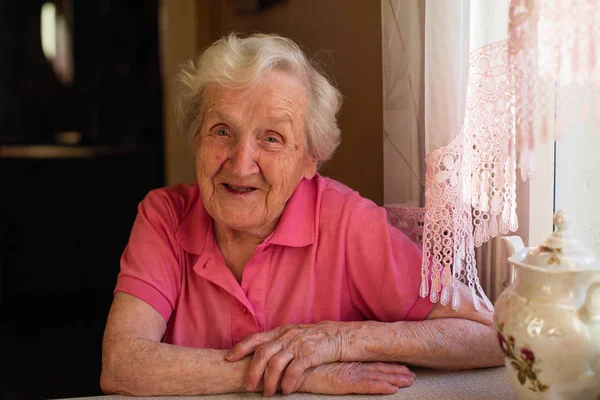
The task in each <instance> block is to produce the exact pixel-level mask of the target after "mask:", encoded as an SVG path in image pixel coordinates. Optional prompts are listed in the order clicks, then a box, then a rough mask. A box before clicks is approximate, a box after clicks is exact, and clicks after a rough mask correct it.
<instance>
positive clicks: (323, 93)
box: [176, 33, 342, 166]
mask: <svg viewBox="0 0 600 400" xmlns="http://www.w3.org/2000/svg"><path fill="white" fill-rule="evenodd" d="M273 70H278V71H285V72H289V73H290V74H291V75H293V76H297V77H299V78H300V79H302V81H303V82H305V83H306V87H307V91H308V94H309V102H310V104H309V110H308V113H307V121H306V136H305V140H306V145H307V149H308V155H309V156H310V157H311V158H312V159H313V160H316V161H318V162H319V166H321V165H322V164H323V163H324V162H325V161H327V160H329V159H330V158H331V156H332V155H333V153H334V151H335V149H336V148H337V146H338V145H339V143H340V128H339V127H338V125H337V113H338V111H339V109H340V107H341V105H342V95H341V93H340V92H339V90H338V89H336V88H335V87H334V86H333V85H332V84H331V83H330V82H329V81H328V80H327V78H325V76H324V75H323V74H322V73H321V72H319V69H318V67H317V66H316V65H315V64H314V63H312V62H311V61H309V60H308V59H307V58H306V55H305V54H304V53H303V52H302V50H300V48H299V47H298V45H297V44H296V43H294V42H293V41H292V40H290V39H287V38H284V37H281V36H277V35H271V34H270V35H266V34H259V33H256V34H252V35H249V36H247V37H241V36H239V35H238V34H235V33H232V34H229V35H228V36H225V37H223V38H221V39H219V40H217V41H216V42H215V43H213V44H212V45H211V46H210V47H209V48H208V49H206V50H205V51H204V52H203V53H202V55H201V56H200V57H199V58H198V60H197V61H196V62H195V63H194V62H193V61H191V60H190V61H188V62H187V63H185V64H184V65H182V66H181V69H180V71H179V73H178V76H177V81H178V84H179V94H178V98H177V107H176V112H177V122H178V124H179V128H180V130H181V132H182V133H183V134H184V135H186V136H188V138H189V139H190V142H191V143H192V144H193V143H194V138H195V137H196V135H197V134H198V131H199V129H200V126H201V124H202V101H203V99H202V96H203V93H204V91H205V89H206V88H207V87H208V86H211V85H221V86H223V87H227V88H240V87H247V86H249V85H252V84H254V83H256V82H258V81H259V80H260V79H261V78H262V77H263V76H264V75H265V74H267V73H268V72H270V71H273Z"/></svg>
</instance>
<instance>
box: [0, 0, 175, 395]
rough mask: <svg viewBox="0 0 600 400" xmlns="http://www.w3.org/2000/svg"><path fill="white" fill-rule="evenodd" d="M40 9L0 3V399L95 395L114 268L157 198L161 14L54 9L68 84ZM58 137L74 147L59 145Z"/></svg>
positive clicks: (26, 1)
mask: <svg viewBox="0 0 600 400" xmlns="http://www.w3.org/2000/svg"><path fill="white" fill-rule="evenodd" d="M45 2H46V1H37V0H0V320H1V326H0V343H1V346H2V347H1V351H0V397H1V398H3V399H50V398H59V397H61V398H64V397H76V396H90V395H99V394H101V391H100V386H99V377H100V368H101V358H100V356H101V341H102V334H103V330H104V325H105V323H106V316H107V314H108V310H109V307H110V303H111V301H112V290H113V288H114V285H115V282H116V277H117V274H118V271H119V258H120V256H121V253H122V251H123V249H124V247H125V245H126V243H127V238H128V236H129V231H130V229H131V225H132V223H133V220H134V218H135V215H136V212H137V205H138V203H139V202H140V201H141V200H142V199H143V197H144V195H145V194H146V193H147V192H148V191H149V190H151V189H153V188H156V187H160V186H162V185H163V184H164V177H163V174H164V173H163V171H164V168H163V161H162V160H163V150H162V146H163V145H162V143H163V132H162V122H163V121H162V100H161V96H162V94H161V80H160V76H161V75H160V70H159V65H160V63H159V45H158V33H159V32H158V0H138V1H122V0H71V1H65V0H56V1H54V3H55V4H56V6H57V9H58V10H61V12H63V13H64V14H65V15H66V17H67V21H68V26H69V28H70V31H71V35H72V59H73V71H74V75H73V76H74V78H73V81H72V82H71V83H70V84H63V83H61V81H60V80H59V79H58V78H57V75H56V73H55V72H54V69H53V67H52V65H51V63H50V62H49V61H47V60H46V58H45V56H44V54H43V51H42V45H41V35H40V11H41V8H42V5H43V4H44V3H45ZM65 131H75V132H78V133H79V134H80V138H81V140H80V141H79V142H78V143H75V144H61V143H57V141H56V136H55V135H56V134H57V133H59V132H65ZM36 149H38V150H39V149H42V150H43V149H46V150H47V149H50V150H49V151H46V152H45V153H44V154H41V153H40V152H39V151H36ZM53 152H55V153H56V154H55V155H54V154H53Z"/></svg>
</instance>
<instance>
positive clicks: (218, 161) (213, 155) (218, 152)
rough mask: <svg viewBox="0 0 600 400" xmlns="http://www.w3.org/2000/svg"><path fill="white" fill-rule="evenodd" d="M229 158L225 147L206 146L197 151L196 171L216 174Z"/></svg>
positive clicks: (210, 175)
mask: <svg viewBox="0 0 600 400" xmlns="http://www.w3.org/2000/svg"><path fill="white" fill-rule="evenodd" d="M225 160H227V154H226V152H225V151H224V150H223V149H220V148H214V147H211V146H206V147H204V148H202V149H200V151H198V152H196V171H197V172H198V173H199V175H204V176H205V177H207V176H206V175H208V177H212V176H214V175H215V174H216V173H217V172H218V171H219V169H220V168H221V165H222V164H223V163H224V162H225Z"/></svg>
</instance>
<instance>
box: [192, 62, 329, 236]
mask: <svg viewBox="0 0 600 400" xmlns="http://www.w3.org/2000/svg"><path fill="white" fill-rule="evenodd" d="M203 104H204V106H203V109H202V113H203V119H202V125H201V127H200V131H199V133H198V135H197V137H196V176H197V179H198V184H199V187H200V192H201V195H202V200H203V202H204V206H205V207H206V210H207V211H208V213H209V214H210V215H211V216H212V217H213V218H214V220H215V221H216V223H217V225H219V224H221V225H222V226H225V227H227V228H229V229H233V230H235V231H242V232H245V233H251V234H255V235H259V236H267V235H268V234H269V233H270V232H272V231H273V229H274V228H275V226H276V224H277V222H278V220H279V217H280V216H281V213H282V212H283V209H284V208H285V204H286V202H287V201H288V199H289V198H290V197H291V195H292V193H293V192H294V190H295V189H296V186H297V185H298V183H300V181H301V180H302V178H304V177H306V178H309V179H310V178H312V177H313V176H314V174H315V173H316V165H317V162H316V161H314V160H312V159H310V158H309V156H308V155H307V151H306V146H305V121H306V113H307V107H308V95H307V93H306V88H305V87H304V85H303V83H302V82H301V81H300V80H299V79H298V78H296V77H293V76H291V75H289V74H286V73H285V72H279V71H273V72H270V73H269V74H267V75H266V76H265V77H264V78H263V79H262V80H261V81H260V82H259V83H258V84H257V85H255V86H252V87H250V88H247V89H228V88H223V87H219V86H213V87H209V88H207V89H206V91H205V92H204V102H203Z"/></svg>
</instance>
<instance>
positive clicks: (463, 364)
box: [227, 285, 504, 393]
mask: <svg viewBox="0 0 600 400" xmlns="http://www.w3.org/2000/svg"><path fill="white" fill-rule="evenodd" d="M460 290H461V292H462V293H461V297H462V298H463V299H464V303H463V305H462V306H461V308H460V310H458V311H454V310H453V309H452V308H451V307H450V306H442V305H440V304H439V303H438V304H436V305H435V306H434V307H433V309H432V310H431V312H430V313H429V315H428V316H427V319H426V320H424V321H400V322H390V323H385V322H375V321H361V322H322V323H318V324H314V325H294V326H284V327H280V328H277V329H275V330H273V331H270V332H263V333H257V334H254V335H251V336H249V337H248V338H246V339H245V340H243V341H242V342H240V343H238V344H237V345H236V346H235V347H234V348H233V349H232V350H231V352H230V353H229V354H228V356H227V360H229V361H232V362H239V361H238V360H240V359H243V357H246V356H248V355H250V354H252V353H253V352H254V357H253V360H252V362H251V366H250V368H249V370H248V376H247V378H246V379H247V384H246V385H247V386H246V387H248V388H251V389H252V388H253V387H254V385H257V384H258V383H259V382H262V380H261V379H262V378H263V377H264V386H265V388H264V390H265V392H268V393H271V392H273V391H274V385H276V384H277V382H279V381H280V380H281V388H282V390H283V392H284V393H291V392H293V391H295V388H296V387H297V385H298V381H299V379H300V377H301V376H302V374H303V373H304V371H305V370H306V369H307V368H311V367H315V366H317V365H321V364H324V363H329V362H336V361H343V362H351V361H361V362H371V361H383V362H398V363H403V364H409V365H416V366H423V367H431V368H441V369H467V368H480V367H492V366H500V365H503V364H504V358H503V356H502V352H501V350H500V346H498V343H497V340H496V332H495V330H494V328H493V322H492V313H491V312H489V311H487V310H481V311H477V310H475V308H474V306H473V303H472V301H470V299H471V293H470V291H469V289H468V288H467V287H466V286H464V285H463V286H462V287H461V289H460Z"/></svg>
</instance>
